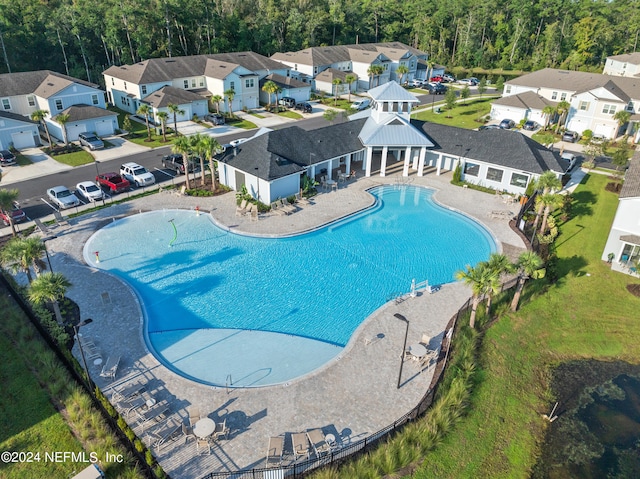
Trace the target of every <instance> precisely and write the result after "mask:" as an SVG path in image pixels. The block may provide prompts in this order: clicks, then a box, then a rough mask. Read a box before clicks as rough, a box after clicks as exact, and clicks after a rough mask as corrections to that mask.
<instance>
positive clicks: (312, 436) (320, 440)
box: [307, 429, 331, 457]
mask: <svg viewBox="0 0 640 479" xmlns="http://www.w3.org/2000/svg"><path fill="white" fill-rule="evenodd" d="M307 437H308V438H309V442H310V443H311V447H313V452H314V453H315V454H316V457H320V456H322V455H323V454H327V453H328V452H329V451H330V450H331V447H330V446H329V444H328V443H327V441H326V439H325V437H324V433H323V432H322V429H311V430H309V431H307Z"/></svg>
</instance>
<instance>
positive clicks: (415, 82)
mask: <svg viewBox="0 0 640 479" xmlns="http://www.w3.org/2000/svg"><path fill="white" fill-rule="evenodd" d="M409 85H411V86H413V87H416V88H420V87H421V86H422V85H424V82H423V81H422V80H420V79H419V78H414V79H413V80H411V81H410V82H409Z"/></svg>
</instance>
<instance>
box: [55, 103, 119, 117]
mask: <svg viewBox="0 0 640 479" xmlns="http://www.w3.org/2000/svg"><path fill="white" fill-rule="evenodd" d="M60 113H62V114H65V115H69V121H82V120H90V119H92V118H100V117H104V116H117V115H118V114H117V113H115V112H113V111H109V110H105V109H104V108H98V107H97V106H93V105H82V104H81V105H73V106H70V107H69V108H66V109H64V110H62V111H61V112H60ZM56 116H57V115H56Z"/></svg>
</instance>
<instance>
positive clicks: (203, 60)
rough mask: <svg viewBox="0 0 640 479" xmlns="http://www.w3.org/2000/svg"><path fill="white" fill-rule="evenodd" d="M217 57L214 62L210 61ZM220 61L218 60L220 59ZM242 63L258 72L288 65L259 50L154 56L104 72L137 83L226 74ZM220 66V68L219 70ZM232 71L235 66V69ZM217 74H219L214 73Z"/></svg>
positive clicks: (222, 76) (278, 68)
mask: <svg viewBox="0 0 640 479" xmlns="http://www.w3.org/2000/svg"><path fill="white" fill-rule="evenodd" d="M209 60H213V62H212V63H208V61H209ZM216 62H217V63H216ZM232 66H233V68H235V67H237V66H241V67H244V68H246V69H247V70H250V71H252V72H256V71H259V70H282V69H287V68H288V67H287V66H286V65H283V64H282V63H280V62H277V61H274V60H272V59H270V58H268V57H265V56H263V55H260V54H258V53H255V52H230V53H215V54H210V55H191V56H185V57H170V58H150V59H148V60H144V61H142V62H138V63H134V64H133V65H121V66H111V67H109V68H107V69H106V70H105V71H104V72H103V73H104V74H105V75H109V76H113V77H115V78H119V79H121V80H124V81H128V82H131V83H134V84H136V85H141V84H146V83H158V82H165V81H171V80H174V79H176V78H186V77H192V76H201V75H205V72H206V74H207V76H211V77H212V78H224V77H225V76H226V75H225V74H224V72H225V71H227V69H230V68H232ZM216 67H219V68H220V69H221V71H220V72H215V71H214V70H216V69H217V68H216ZM231 71H232V70H231ZM214 75H217V76H214Z"/></svg>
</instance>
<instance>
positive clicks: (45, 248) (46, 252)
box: [42, 241, 53, 273]
mask: <svg viewBox="0 0 640 479" xmlns="http://www.w3.org/2000/svg"><path fill="white" fill-rule="evenodd" d="M42 244H44V254H46V255H47V263H49V271H50V272H51V273H53V267H52V266H51V258H50V257H49V251H47V242H46V241H42Z"/></svg>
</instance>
